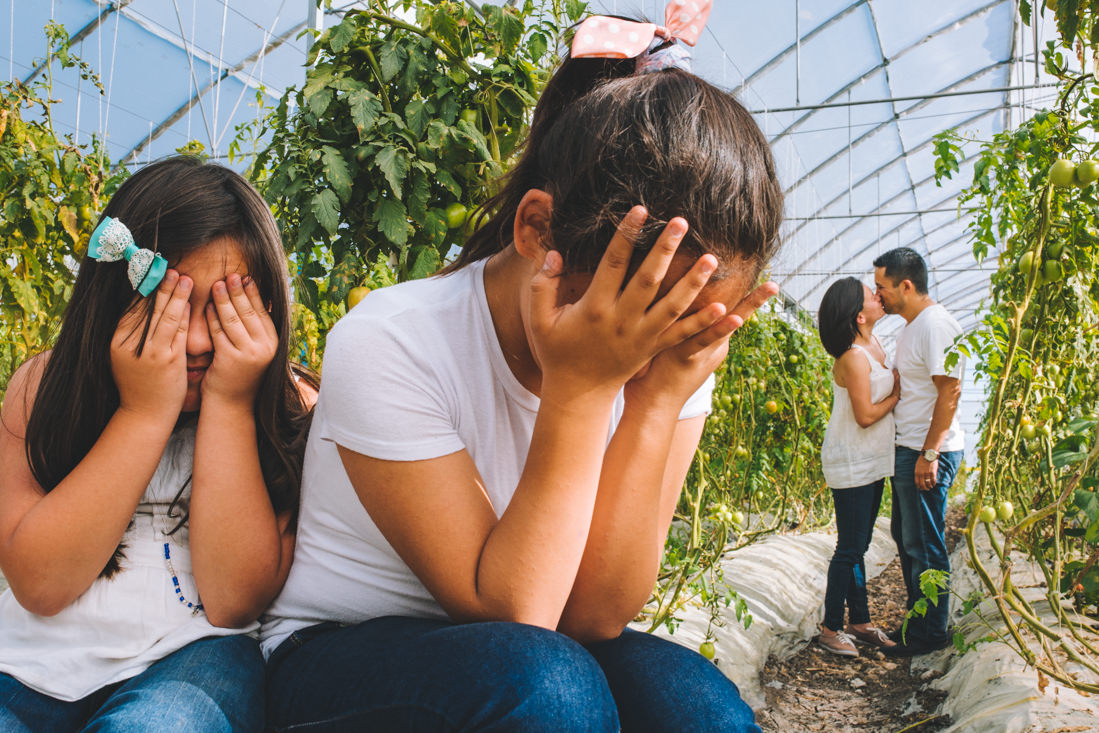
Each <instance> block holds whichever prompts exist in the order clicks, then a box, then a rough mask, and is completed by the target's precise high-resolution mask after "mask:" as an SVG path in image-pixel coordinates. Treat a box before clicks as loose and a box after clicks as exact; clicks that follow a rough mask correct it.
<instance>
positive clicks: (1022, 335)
mask: <svg viewBox="0 0 1099 733" xmlns="http://www.w3.org/2000/svg"><path fill="white" fill-rule="evenodd" d="M1019 340H1020V341H1022V342H1023V343H1024V344H1029V343H1030V342H1031V341H1033V340H1034V329H1033V328H1024V329H1022V330H1021V331H1019Z"/></svg>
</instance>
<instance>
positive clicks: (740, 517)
mask: <svg viewBox="0 0 1099 733" xmlns="http://www.w3.org/2000/svg"><path fill="white" fill-rule="evenodd" d="M732 519H733V524H735V525H736V526H737V527H743V526H744V512H742V511H739V510H738V511H735V512H733V517H732Z"/></svg>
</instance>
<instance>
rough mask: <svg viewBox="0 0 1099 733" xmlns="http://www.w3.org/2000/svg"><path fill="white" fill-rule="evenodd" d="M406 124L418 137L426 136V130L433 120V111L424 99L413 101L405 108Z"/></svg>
mask: <svg viewBox="0 0 1099 733" xmlns="http://www.w3.org/2000/svg"><path fill="white" fill-rule="evenodd" d="M404 116H405V123H406V124H407V125H408V129H410V130H412V132H413V134H415V135H416V137H420V136H421V135H423V134H424V129H425V128H426V127H427V124H428V122H429V121H430V120H431V110H430V109H428V107H427V105H426V104H424V101H423V100H422V99H413V100H412V101H411V102H409V103H408V106H406V107H405V108H404Z"/></svg>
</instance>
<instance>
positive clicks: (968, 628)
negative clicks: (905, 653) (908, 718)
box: [912, 527, 1099, 733]
mask: <svg viewBox="0 0 1099 733" xmlns="http://www.w3.org/2000/svg"><path fill="white" fill-rule="evenodd" d="M977 549H978V552H980V553H981V557H982V562H983V563H984V566H985V567H986V568H989V569H990V571H993V572H994V571H995V569H996V568H998V567H999V563H998V561H995V560H994V559H993V557H992V549H991V547H990V545H989V543H988V537H987V534H986V533H985V531H984V528H983V527H978V531H977ZM968 559H969V553H968V550H967V549H966V546H965V543H964V542H960V543H958V547H957V549H955V551H954V554H953V555H952V556H951V560H950V562H951V567H952V568H953V569H954V573H953V583H954V590H955V591H956V592H957V594H958V596H960V597H962V598H965V597H967V596H968V595H969V594H970V592H972V591H973V590H976V589H978V588H979V579H978V578H977V574H976V572H975V571H974V570H973V569H972V568H970V567H969V566H968ZM1011 577H1012V580H1013V581H1014V583H1015V585H1016V586H1017V587H1019V588H1021V589H1022V590H1023V593H1024V595H1025V597H1026V598H1027V600H1029V601H1030V602H1031V603H1032V604H1033V605H1034V607H1035V610H1036V611H1038V612H1039V616H1040V617H1041V618H1042V620H1043V622H1044V623H1046V624H1047V625H1048V626H1050V627H1051V628H1056V621H1055V620H1054V617H1053V614H1052V613H1051V611H1050V607H1049V604H1048V603H1047V602H1046V601H1045V600H1044V599H1045V589H1044V584H1045V583H1044V578H1043V577H1042V575H1041V573H1040V572H1038V570H1037V568H1035V567H1033V566H1031V565H1028V564H1027V563H1025V562H1024V561H1023V560H1022V558H1017V559H1016V561H1015V564H1014V566H1013V568H1012V573H1011ZM961 610H962V609H961V603H960V602H959V601H958V598H957V597H955V598H954V599H953V602H952V604H951V618H952V620H953V622H954V623H955V624H956V625H957V627H958V628H959V629H960V630H961V631H963V633H965V634H966V639H967V641H969V642H974V641H977V640H978V639H981V638H983V637H986V636H988V635H989V633H990V628H989V626H987V625H986V624H985V623H983V622H982V621H981V620H980V618H979V617H978V615H977V612H971V613H970V614H968V615H966V616H963V615H962V614H961ZM978 610H979V612H980V613H981V614H982V615H983V617H984V618H985V619H986V620H987V621H988V622H990V623H991V624H992V625H993V626H994V627H995V628H998V629H1001V630H1002V629H1003V624H1002V621H1001V620H1000V616H999V614H998V613H997V612H996V609H995V607H994V605H993V603H992V602H991V601H986V602H985V603H984V604H982V606H981V607H980V608H979V609H978ZM1029 640H1030V641H1034V638H1033V636H1030V637H1029ZM1034 648H1035V649H1037V648H1038V647H1037V644H1035V645H1034ZM1066 668H1067V669H1069V670H1072V671H1075V672H1076V673H1077V674H1079V675H1080V676H1081V679H1085V680H1088V679H1090V680H1091V681H1093V682H1094V681H1097V680H1096V678H1095V676H1094V675H1090V673H1088V672H1087V671H1086V670H1084V669H1081V668H1076V669H1074V668H1073V666H1071V665H1066ZM929 671H936V672H943V673H945V674H944V675H943V676H942V677H941V678H939V679H937V680H935V681H934V682H933V683H932V685H931V686H932V687H934V688H936V689H939V690H943V691H945V692H946V693H947V698H946V700H945V701H944V702H943V704H942V707H941V709H940V711H939V712H941V713H946V714H948V715H950V717H951V718H953V719H954V725H953V726H952V727H950V728H949V729H948V730H947V731H945V732H944V733H1039V732H1043V733H1044V732H1051V731H1059V732H1061V733H1068V732H1069V731H1087V732H1089V733H1091V732H1094V731H1099V703H1097V701H1096V698H1094V697H1085V696H1084V695H1081V694H1080V693H1077V692H1074V691H1072V690H1070V689H1066V688H1064V687H1062V686H1061V685H1060V684H1059V683H1057V682H1054V681H1052V680H1049V681H1048V684H1047V685H1046V686H1045V691H1044V692H1043V691H1042V690H1040V689H1039V680H1038V673H1037V672H1036V671H1035V670H1033V669H1027V668H1026V667H1025V665H1024V663H1023V660H1022V658H1021V657H1019V656H1018V655H1017V654H1016V653H1015V652H1014V651H1012V650H1011V649H1010V648H1009V647H1008V646H1007V645H1006V644H1003V643H1000V642H987V643H979V644H978V645H977V648H976V649H974V650H971V651H968V652H966V653H965V654H961V655H959V654H956V653H951V652H949V651H943V652H937V653H935V654H929V655H926V656H922V657H916V658H915V659H914V660H913V664H912V673H913V674H914V675H920V674H923V673H926V672H929Z"/></svg>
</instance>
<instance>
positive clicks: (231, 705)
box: [0, 635, 264, 733]
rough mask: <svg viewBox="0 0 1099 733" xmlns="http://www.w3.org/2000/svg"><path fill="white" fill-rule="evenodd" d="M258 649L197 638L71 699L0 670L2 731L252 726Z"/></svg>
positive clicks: (221, 731) (256, 724) (165, 732)
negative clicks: (35, 687)
mask: <svg viewBox="0 0 1099 733" xmlns="http://www.w3.org/2000/svg"><path fill="white" fill-rule="evenodd" d="M263 674H264V668H263V655H262V654H260V651H259V644H257V643H256V640H255V639H253V638H251V637H249V636H243V635H237V636H219V637H210V638H208V639H200V640H199V641H196V642H192V643H191V644H188V645H187V646H185V647H183V648H182V649H180V650H179V651H177V652H175V653H174V654H171V655H169V656H167V657H165V658H164V659H161V660H160V661H159V662H157V663H155V664H153V665H152V666H151V667H149V668H148V669H146V670H145V671H144V672H142V673H141V674H139V675H137V676H135V677H131V678H130V679H128V680H126V681H125V682H122V683H119V684H116V685H110V686H109V687H106V688H103V689H102V690H98V691H96V692H93V693H92V694H91V695H89V696H88V697H86V698H84V699H82V700H76V701H75V702H67V701H65V700H58V699H56V698H53V697H50V696H48V695H43V694H42V693H40V692H35V691H34V690H32V689H30V688H29V687H26V686H25V685H23V684H21V683H20V682H19V681H17V680H16V679H15V678H13V677H11V676H10V675H6V674H0V731H4V733H68V732H69V731H88V732H89V733H92V732H94V733H107V732H108V731H110V732H111V733H137V732H138V731H149V732H151V731H156V733H198V732H201V733H238V732H239V733H245V732H248V733H252V732H258V731H262V730H263Z"/></svg>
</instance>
